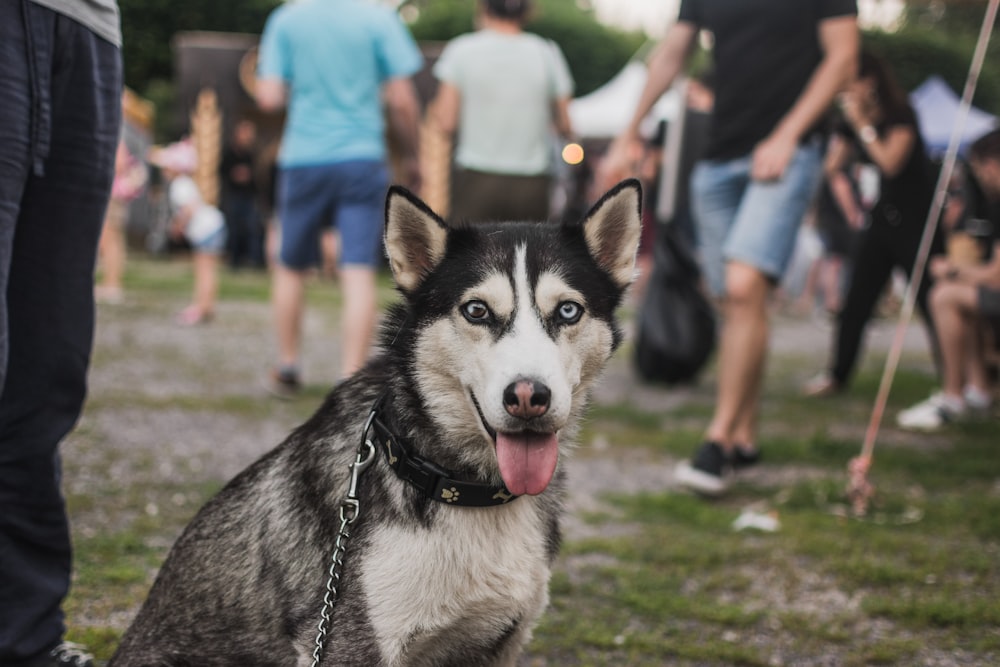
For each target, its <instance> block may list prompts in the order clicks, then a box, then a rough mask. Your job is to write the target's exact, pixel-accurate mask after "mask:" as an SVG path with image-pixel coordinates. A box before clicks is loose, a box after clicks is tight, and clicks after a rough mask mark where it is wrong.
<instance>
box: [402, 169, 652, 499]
mask: <svg viewBox="0 0 1000 667" xmlns="http://www.w3.org/2000/svg"><path fill="white" fill-rule="evenodd" d="M640 200H641V193H640V188H639V184H638V182H637V181H635V180H630V181H624V182H622V183H620V184H619V185H618V186H616V187H615V188H614V189H613V190H611V191H610V192H609V193H607V194H606V195H605V196H604V197H603V198H602V199H601V200H600V201H599V202H598V203H597V204H596V205H595V206H594V207H593V209H592V210H591V211H590V213H588V215H587V216H586V217H585V218H584V220H583V221H582V222H580V223H577V224H563V225H556V224H551V223H498V224H489V225H485V224H484V225H474V226H463V227H459V228H450V227H448V225H447V224H446V223H445V222H444V221H443V220H442V219H441V218H440V217H438V216H437V215H435V214H434V212H432V211H431V210H430V209H429V208H428V207H427V206H426V205H425V204H424V203H423V202H421V201H420V200H419V199H417V198H416V197H415V196H413V195H412V194H411V193H409V192H407V191H406V190H405V189H403V188H399V187H394V188H392V189H391V190H390V191H389V195H388V199H387V202H386V232H385V234H386V237H385V241H386V243H385V245H386V250H387V252H388V255H389V261H390V265H391V267H392V272H393V275H394V276H395V279H396V283H397V285H398V286H399V289H400V291H401V292H402V294H403V296H404V297H405V300H406V310H407V317H406V319H407V322H408V324H407V325H406V326H404V327H402V329H405V331H399V332H398V333H399V335H400V336H401V337H402V338H403V339H404V340H397V341H396V343H397V344H403V345H407V346H409V347H410V348H411V349H412V350H413V353H412V354H411V355H409V356H408V359H409V361H408V362H407V363H408V368H406V369H401V371H402V370H405V372H407V373H409V374H410V376H411V377H412V378H413V380H414V383H415V384H416V385H417V389H418V392H419V394H420V395H421V398H422V400H423V402H424V405H425V408H426V409H427V410H428V412H429V414H430V417H431V419H432V420H433V421H434V423H435V425H436V426H437V428H439V429H441V431H442V432H443V433H444V434H445V435H446V436H447V439H448V440H449V441H453V442H459V443H463V446H462V447H461V449H460V451H459V452H458V453H457V454H452V455H451V458H452V462H455V463H459V464H460V465H461V466H462V467H465V468H471V469H474V470H476V471H477V473H478V474H479V475H480V476H481V477H482V478H484V479H492V480H496V481H499V480H497V477H499V478H500V479H502V480H503V483H504V484H505V485H506V487H507V488H508V490H510V491H511V492H512V493H514V494H518V495H520V494H531V495H535V494H539V493H541V492H542V491H544V490H545V488H546V487H547V486H548V484H549V482H550V481H551V479H552V476H553V474H554V472H555V469H556V463H557V460H558V456H559V441H560V436H561V435H564V434H565V433H566V432H568V431H571V430H572V429H573V428H574V427H575V425H576V422H577V421H578V418H579V417H580V415H581V413H582V410H583V408H584V405H585V402H586V395H587V390H588V389H589V387H590V385H591V384H592V383H593V381H594V379H595V378H596V377H597V375H598V374H599V372H600V371H601V370H602V369H603V367H604V364H605V362H607V360H608V358H609V357H610V356H611V354H612V352H614V350H615V348H616V347H617V346H618V344H619V343H620V342H621V333H620V332H619V330H618V328H617V324H616V321H615V318H614V312H615V309H616V308H617V307H618V305H619V303H620V301H621V298H622V295H623V293H624V292H625V290H626V288H627V287H628V286H629V284H630V283H631V282H632V279H633V277H634V273H635V254H636V248H637V245H638V239H639V232H640V227H641V223H640ZM456 456H457V460H456V459H455V458H454V457H456Z"/></svg>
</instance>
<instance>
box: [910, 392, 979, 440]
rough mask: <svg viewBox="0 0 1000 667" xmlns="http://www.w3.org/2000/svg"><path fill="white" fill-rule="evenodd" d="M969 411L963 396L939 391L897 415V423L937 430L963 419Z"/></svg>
mask: <svg viewBox="0 0 1000 667" xmlns="http://www.w3.org/2000/svg"><path fill="white" fill-rule="evenodd" d="M967 411H968V409H967V408H966V406H965V401H963V400H962V399H961V398H955V397H954V396H945V395H944V393H943V392H940V391H939V392H937V393H935V394H932V395H931V397H930V398H928V399H927V400H925V401H921V402H920V403H917V404H916V405H914V406H913V407H912V408H907V409H906V410H903V411H902V412H900V413H899V414H898V415H896V423H897V424H899V426H900V427H901V428H905V429H912V430H917V431H936V430H937V429H939V428H941V427H942V426H944V425H945V424H947V423H950V422H954V421H958V420H960V419H962V417H964V416H965V414H966V412H967Z"/></svg>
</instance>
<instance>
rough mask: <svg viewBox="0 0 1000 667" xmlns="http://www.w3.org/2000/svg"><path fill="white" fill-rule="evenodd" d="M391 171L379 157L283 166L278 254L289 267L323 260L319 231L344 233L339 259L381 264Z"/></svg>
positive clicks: (279, 181) (307, 265) (372, 264)
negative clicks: (334, 230)
mask: <svg viewBox="0 0 1000 667" xmlns="http://www.w3.org/2000/svg"><path fill="white" fill-rule="evenodd" d="M388 186H389V172H388V169H387V168H386V166H385V164H384V163H383V162H382V161H380V160H351V161H348V162H337V163H335V164H321V165H308V166H304V167H282V168H281V169H279V171H278V219H279V221H280V223H281V248H280V250H279V252H278V257H279V259H280V260H281V263H282V264H283V265H285V266H287V267H288V268H290V269H295V270H303V269H307V268H309V267H311V266H316V265H318V264H319V263H320V252H319V236H320V232H321V231H322V230H323V229H325V228H327V227H334V228H336V229H337V230H338V231H339V232H340V264H355V265H363V266H370V267H373V268H374V267H377V266H378V265H379V264H380V262H381V258H382V225H383V217H384V215H385V193H386V188H388Z"/></svg>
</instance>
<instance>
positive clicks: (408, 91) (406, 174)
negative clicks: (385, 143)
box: [382, 77, 420, 190]
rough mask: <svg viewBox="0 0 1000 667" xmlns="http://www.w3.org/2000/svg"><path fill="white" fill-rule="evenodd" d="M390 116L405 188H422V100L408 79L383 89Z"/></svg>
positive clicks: (391, 83)
mask: <svg viewBox="0 0 1000 667" xmlns="http://www.w3.org/2000/svg"><path fill="white" fill-rule="evenodd" d="M382 98H383V100H384V101H385V106H386V110H387V111H388V116H389V131H390V132H391V133H392V136H393V137H394V138H395V139H396V142H397V145H398V146H399V149H400V151H401V166H402V170H403V173H402V174H400V178H401V179H402V181H403V185H406V186H407V187H409V188H411V189H413V190H417V189H419V188H420V159H419V157H420V154H419V149H420V101H419V99H418V98H417V89H416V87H415V86H414V85H413V80H412V79H410V78H409V77H394V78H392V79H389V80H388V81H386V82H385V84H383V86H382Z"/></svg>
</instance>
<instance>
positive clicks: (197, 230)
mask: <svg viewBox="0 0 1000 667" xmlns="http://www.w3.org/2000/svg"><path fill="white" fill-rule="evenodd" d="M168 196H169V198H170V208H171V210H172V211H174V212H177V211H180V210H181V209H183V208H186V207H188V206H192V207H193V208H194V210H193V211H192V213H191V219H190V220H189V221H188V224H187V227H186V228H185V229H184V236H185V237H187V240H188V241H190V242H191V243H192V244H193V245H196V246H197V245H200V244H201V243H202V242H204V241H205V239H207V238H209V237H210V236H212V235H213V234H215V233H216V232H218V231H219V230H220V229H222V228H223V227H224V226H225V224H226V223H225V220H224V219H223V217H222V212H221V211H220V210H219V209H217V208H215V207H214V206H212V205H211V204H206V203H205V202H204V200H203V199H202V198H201V192H200V191H199V190H198V186H197V185H196V184H195V182H194V180H193V179H192V178H191V177H190V176H184V175H181V176H177V177H176V178H174V180H172V181H171V182H170V188H169V191H168Z"/></svg>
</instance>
